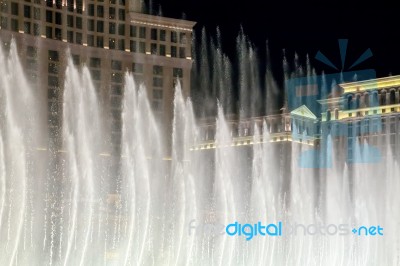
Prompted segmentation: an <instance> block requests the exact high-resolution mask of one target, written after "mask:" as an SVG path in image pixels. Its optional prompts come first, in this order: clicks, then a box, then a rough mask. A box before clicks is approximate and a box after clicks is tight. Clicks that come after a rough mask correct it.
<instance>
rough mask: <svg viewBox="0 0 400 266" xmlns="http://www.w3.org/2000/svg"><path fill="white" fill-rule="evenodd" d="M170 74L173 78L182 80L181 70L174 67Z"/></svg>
mask: <svg viewBox="0 0 400 266" xmlns="http://www.w3.org/2000/svg"><path fill="white" fill-rule="evenodd" d="M172 74H173V76H174V77H175V78H182V77H183V69H182V68H177V67H174V68H173V70H172Z"/></svg>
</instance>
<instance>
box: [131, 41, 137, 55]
mask: <svg viewBox="0 0 400 266" xmlns="http://www.w3.org/2000/svg"><path fill="white" fill-rule="evenodd" d="M130 49H131V52H134V53H136V41H130Z"/></svg>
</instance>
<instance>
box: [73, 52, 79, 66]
mask: <svg viewBox="0 0 400 266" xmlns="http://www.w3.org/2000/svg"><path fill="white" fill-rule="evenodd" d="M72 62H74V65H79V64H80V58H79V55H77V54H73V55H72Z"/></svg>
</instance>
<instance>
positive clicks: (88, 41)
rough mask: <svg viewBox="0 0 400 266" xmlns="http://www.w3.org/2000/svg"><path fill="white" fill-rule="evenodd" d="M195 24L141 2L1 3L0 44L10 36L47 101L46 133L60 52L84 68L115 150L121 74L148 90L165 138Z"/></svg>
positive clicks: (184, 79) (54, 130) (56, 104)
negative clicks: (158, 13) (154, 11)
mask: <svg viewBox="0 0 400 266" xmlns="http://www.w3.org/2000/svg"><path fill="white" fill-rule="evenodd" d="M194 24H195V23H194V22H191V21H186V20H178V19H172V18H165V17H160V16H153V15H148V14H144V13H143V12H142V5H141V1H140V0H131V1H129V0H126V1H125V0H105V1H104V0H99V1H92V0H51V1H48V0H47V1H44V0H29V1H18V0H15V1H10V0H1V2H0V38H1V41H2V43H3V47H5V50H7V46H9V44H10V41H11V38H12V37H13V38H14V39H15V40H16V43H17V46H18V52H19V54H20V58H21V61H22V64H23V66H24V69H25V70H26V74H27V76H28V78H29V80H30V82H31V84H33V85H35V86H37V87H38V88H45V89H44V90H40V91H41V93H43V94H44V95H43V96H44V97H46V98H47V99H48V107H47V110H43V112H47V115H46V116H48V126H49V129H50V130H49V133H50V134H52V135H53V138H52V139H55V140H57V139H58V136H59V128H60V125H61V121H60V120H61V116H60V114H61V113H62V110H61V107H62V105H61V103H62V95H63V93H62V92H63V89H62V88H63V75H64V74H65V68H66V62H67V60H65V57H66V51H67V50H68V49H69V51H70V53H71V56H72V59H73V61H74V64H76V65H77V66H81V65H82V64H86V65H87V66H88V68H89V69H90V72H91V76H92V79H93V81H94V85H95V86H96V89H97V91H98V93H99V95H100V97H99V98H100V99H101V101H102V104H103V106H105V107H106V108H108V109H109V111H110V112H109V113H110V119H109V120H110V121H112V122H111V124H110V127H111V130H112V134H111V143H113V144H112V145H113V147H110V151H113V150H114V151H115V150H118V149H119V145H120V139H121V132H120V127H121V117H120V111H121V100H122V95H123V83H124V73H125V72H126V71H127V70H128V71H130V72H132V73H133V75H134V77H135V80H136V82H137V83H138V84H140V83H143V84H144V85H145V86H146V88H147V89H148V91H147V93H148V96H149V98H150V103H151V105H152V107H153V109H154V111H155V114H156V116H157V118H158V119H159V120H160V121H161V122H162V123H164V126H165V128H166V130H167V134H165V135H169V133H168V132H170V126H171V120H172V114H173V105H172V102H173V97H174V89H173V88H174V85H175V84H176V82H177V80H178V79H179V80H180V82H181V84H182V90H183V94H184V95H186V96H188V95H189V91H190V71H191V67H192V59H191V57H192V55H191V52H192V47H191V45H192V28H193V26H194Z"/></svg>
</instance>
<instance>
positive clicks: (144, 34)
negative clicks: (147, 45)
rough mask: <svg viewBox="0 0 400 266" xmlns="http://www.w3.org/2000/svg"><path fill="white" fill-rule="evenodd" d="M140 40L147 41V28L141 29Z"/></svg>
mask: <svg viewBox="0 0 400 266" xmlns="http://www.w3.org/2000/svg"><path fill="white" fill-rule="evenodd" d="M139 38H142V39H146V28H145V27H140V28H139Z"/></svg>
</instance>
